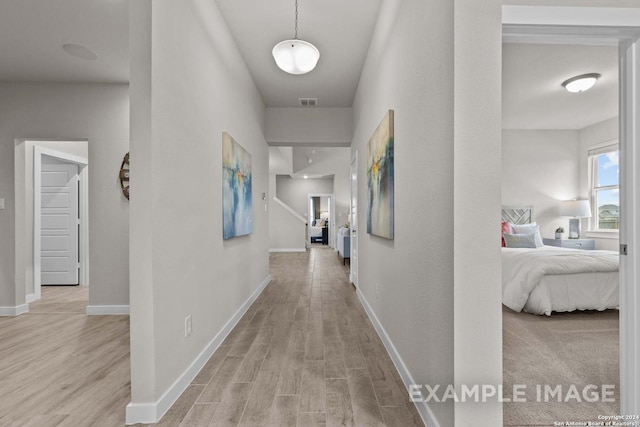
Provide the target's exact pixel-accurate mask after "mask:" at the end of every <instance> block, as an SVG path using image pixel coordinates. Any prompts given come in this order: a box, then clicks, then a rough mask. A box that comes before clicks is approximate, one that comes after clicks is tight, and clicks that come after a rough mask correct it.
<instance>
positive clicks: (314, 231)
mask: <svg viewBox="0 0 640 427" xmlns="http://www.w3.org/2000/svg"><path fill="white" fill-rule="evenodd" d="M323 228H324V220H314V221H312V222H311V224H309V241H310V242H311V243H316V242H322V229H323Z"/></svg>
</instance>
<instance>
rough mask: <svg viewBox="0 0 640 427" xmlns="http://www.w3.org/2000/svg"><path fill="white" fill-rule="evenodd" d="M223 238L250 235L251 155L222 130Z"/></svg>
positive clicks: (251, 207) (251, 227) (251, 215)
mask: <svg viewBox="0 0 640 427" xmlns="http://www.w3.org/2000/svg"><path fill="white" fill-rule="evenodd" d="M222 209H223V238H224V239H225V240H227V239H231V238H232V237H237V236H244V235H247V234H251V232H252V231H253V206H252V201H251V154H249V153H248V152H247V151H246V150H245V149H244V148H242V146H241V145H240V144H238V143H237V142H236V141H235V140H234V139H233V138H232V137H231V135H229V134H228V133H226V132H223V133H222Z"/></svg>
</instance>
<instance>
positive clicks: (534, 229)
mask: <svg viewBox="0 0 640 427" xmlns="http://www.w3.org/2000/svg"><path fill="white" fill-rule="evenodd" d="M511 227H512V228H513V233H514V234H533V235H534V236H535V241H536V246H535V247H537V248H538V247H540V246H543V243H542V236H540V227H539V226H538V224H536V223H535V222H533V223H531V224H511Z"/></svg>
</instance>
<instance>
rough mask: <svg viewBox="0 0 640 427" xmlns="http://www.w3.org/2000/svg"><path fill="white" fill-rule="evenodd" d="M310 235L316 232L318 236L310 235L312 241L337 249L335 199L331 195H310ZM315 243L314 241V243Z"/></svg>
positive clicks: (308, 216)
mask: <svg viewBox="0 0 640 427" xmlns="http://www.w3.org/2000/svg"><path fill="white" fill-rule="evenodd" d="M307 205H308V206H309V212H308V215H307V218H308V220H309V224H310V225H311V226H310V227H309V230H310V233H313V232H314V230H315V231H317V235H315V236H313V235H310V239H313V240H315V241H316V242H321V243H322V244H323V245H327V246H328V247H330V248H335V246H336V245H335V224H336V221H335V198H334V195H333V194H329V193H310V194H309V196H308V203H307ZM312 243H313V241H312Z"/></svg>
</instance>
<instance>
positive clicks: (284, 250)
mask: <svg viewBox="0 0 640 427" xmlns="http://www.w3.org/2000/svg"><path fill="white" fill-rule="evenodd" d="M306 251H307V249H306V248H272V249H269V253H277V252H306Z"/></svg>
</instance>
